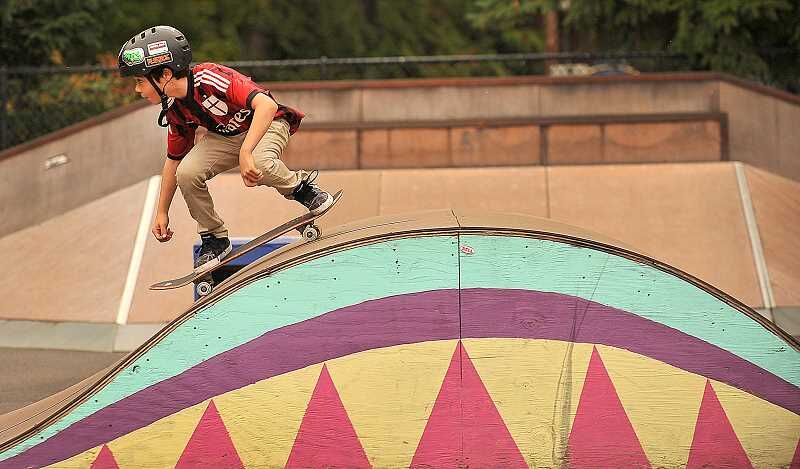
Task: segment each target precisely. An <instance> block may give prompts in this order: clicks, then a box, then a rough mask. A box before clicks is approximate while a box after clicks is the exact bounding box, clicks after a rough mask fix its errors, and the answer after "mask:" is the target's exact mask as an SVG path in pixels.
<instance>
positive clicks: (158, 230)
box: [153, 213, 173, 243]
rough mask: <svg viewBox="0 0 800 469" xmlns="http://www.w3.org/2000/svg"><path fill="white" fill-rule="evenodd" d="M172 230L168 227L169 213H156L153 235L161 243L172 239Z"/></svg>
mask: <svg viewBox="0 0 800 469" xmlns="http://www.w3.org/2000/svg"><path fill="white" fill-rule="evenodd" d="M172 234H173V233H172V230H170V229H169V215H167V214H166V213H159V214H157V215H156V221H155V223H154V224H153V236H155V237H156V239H157V240H159V241H160V242H162V243H166V242H167V241H169V240H170V239H172Z"/></svg>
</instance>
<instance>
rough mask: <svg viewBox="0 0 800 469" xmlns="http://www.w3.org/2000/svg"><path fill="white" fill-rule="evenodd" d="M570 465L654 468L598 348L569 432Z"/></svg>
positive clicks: (594, 353) (594, 350)
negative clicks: (651, 466)
mask: <svg viewBox="0 0 800 469" xmlns="http://www.w3.org/2000/svg"><path fill="white" fill-rule="evenodd" d="M567 459H568V461H569V467H571V468H584V467H587V468H588V467H650V462H649V461H648V460H647V456H646V455H645V453H644V450H643V449H642V445H641V444H640V443H639V438H638V437H637V436H636V432H635V431H634V430H633V425H631V421H630V420H629V419H628V415H627V414H626V413H625V408H624V407H622V402H620V400H619V396H618V395H617V391H616V389H615V388H614V383H612V382H611V378H610V377H609V376H608V372H607V371H606V367H605V365H604V364H603V360H602V359H601V358H600V354H599V353H598V352H597V348H596V347H595V348H594V349H593V350H592V358H591V359H590V360H589V369H588V370H587V372H586V379H585V381H584V382H583V391H581V399H580V402H579V403H578V411H577V414H576V415H575V421H574V422H573V423H572V430H571V431H570V434H569V443H568V448H567Z"/></svg>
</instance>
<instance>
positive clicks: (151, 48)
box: [147, 41, 169, 55]
mask: <svg viewBox="0 0 800 469" xmlns="http://www.w3.org/2000/svg"><path fill="white" fill-rule="evenodd" d="M164 52H169V47H167V41H158V42H151V43H150V44H148V45H147V55H156V54H163V53H164Z"/></svg>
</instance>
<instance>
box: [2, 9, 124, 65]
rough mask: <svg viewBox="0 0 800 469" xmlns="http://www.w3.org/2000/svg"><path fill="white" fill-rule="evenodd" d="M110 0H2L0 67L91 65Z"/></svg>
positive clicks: (98, 44)
mask: <svg viewBox="0 0 800 469" xmlns="http://www.w3.org/2000/svg"><path fill="white" fill-rule="evenodd" d="M109 5H110V0H5V1H4V2H3V3H2V6H1V7H0V26H2V27H0V65H7V66H19V65H51V64H62V63H70V64H80V63H95V60H96V57H95V52H96V51H98V50H100V49H101V48H102V44H101V42H100V38H101V35H102V31H103V27H102V20H101V15H100V13H101V12H102V11H104V10H105V9H106V8H107V7H108V6H109Z"/></svg>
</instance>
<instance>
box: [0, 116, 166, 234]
mask: <svg viewBox="0 0 800 469" xmlns="http://www.w3.org/2000/svg"><path fill="white" fill-rule="evenodd" d="M157 116H158V109H157V108H155V107H147V108H142V107H140V106H136V109H134V110H132V111H131V112H127V113H125V114H123V115H122V116H118V117H116V118H111V117H109V116H100V118H97V119H95V120H93V121H92V122H91V123H89V124H88V125H87V124H78V125H76V126H75V131H71V129H66V130H67V131H66V132H65V131H62V132H60V133H57V134H56V135H54V136H50V137H45V138H43V139H41V140H40V142H41V143H40V144H33V145H25V146H24V147H23V148H21V149H20V148H17V149H14V148H12V149H10V150H9V151H6V152H3V153H2V154H0V220H2V223H0V236H3V235H6V234H9V233H13V232H15V231H18V230H20V229H22V228H25V227H28V226H30V225H34V224H37V223H41V222H43V221H45V220H48V219H50V218H52V217H54V216H56V215H60V214H62V213H64V212H66V211H68V210H71V209H73V208H76V207H79V206H81V205H84V204H87V203H89V202H92V201H94V200H96V199H98V198H100V197H103V196H105V195H107V194H110V193H112V192H115V191H118V190H120V189H122V188H124V187H127V186H130V185H132V184H134V183H136V182H139V181H141V180H142V179H145V178H147V177H148V176H150V175H152V174H155V173H157V172H160V168H161V165H162V158H163V157H162V156H161V155H163V154H164V149H165V140H164V137H163V136H162V134H164V130H163V129H161V128H159V127H158V126H157V125H156V117H157ZM59 135H63V136H62V137H59ZM34 143H35V142H34ZM19 150H22V151H21V152H19V153H15V154H14V153H12V152H16V151H19ZM57 155H65V156H66V157H67V158H68V159H69V162H68V163H67V164H64V165H61V166H56V167H52V168H50V169H46V166H45V164H46V161H47V160H48V158H51V157H53V156H57Z"/></svg>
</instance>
